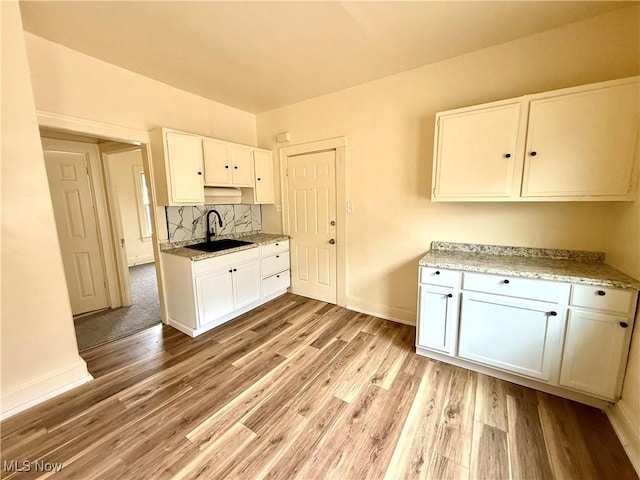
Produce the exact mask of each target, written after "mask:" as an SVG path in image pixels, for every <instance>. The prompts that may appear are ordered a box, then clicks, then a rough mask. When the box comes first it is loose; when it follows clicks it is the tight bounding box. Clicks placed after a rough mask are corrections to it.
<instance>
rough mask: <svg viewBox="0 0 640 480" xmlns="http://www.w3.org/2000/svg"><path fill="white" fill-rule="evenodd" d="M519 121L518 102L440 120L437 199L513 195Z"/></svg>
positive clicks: (453, 115)
mask: <svg viewBox="0 0 640 480" xmlns="http://www.w3.org/2000/svg"><path fill="white" fill-rule="evenodd" d="M519 123H520V103H519V102H518V103H510V104H506V105H501V106H494V107H485V108H479V109H475V110H471V111H465V112H461V113H453V114H445V115H442V116H440V117H438V127H437V130H436V131H437V138H436V145H435V155H434V176H433V199H434V200H453V199H471V198H486V199H500V198H504V199H507V198H508V197H510V196H511V195H512V191H513V182H514V170H515V167H516V162H517V161H518V160H517V158H518V157H519V155H518V152H517V151H516V149H517V146H518V130H519ZM515 193H516V194H517V192H515Z"/></svg>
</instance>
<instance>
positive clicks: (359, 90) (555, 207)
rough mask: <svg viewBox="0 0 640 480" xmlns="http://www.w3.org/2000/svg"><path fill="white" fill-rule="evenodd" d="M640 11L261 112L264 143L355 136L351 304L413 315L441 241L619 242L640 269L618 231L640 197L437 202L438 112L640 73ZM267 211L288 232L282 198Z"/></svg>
mask: <svg viewBox="0 0 640 480" xmlns="http://www.w3.org/2000/svg"><path fill="white" fill-rule="evenodd" d="M639 15H640V14H639V11H638V7H637V5H636V6H634V7H630V8H628V9H624V10H620V11H616V12H614V13H612V14H609V15H605V16H601V17H597V18H594V19H591V20H587V21H583V22H579V23H575V24H572V25H569V26H566V27H563V28H559V29H555V30H551V31H548V32H545V33H541V34H538V35H534V36H530V37H527V38H524V39H521V40H516V41H513V42H509V43H506V44H502V45H499V46H495V47H491V48H487V49H484V50H480V51H477V52H475V53H471V54H468V55H464V56H461V57H457V58H454V59H450V60H447V61H443V62H440V63H437V64H434V65H430V66H425V67H422V68H419V69H416V70H412V71H408V72H404V73H401V74H398V75H394V76H391V77H387V78H384V79H381V80H378V81H374V82H370V83H366V84H363V85H360V86H357V87H354V88H350V89H346V90H342V91H339V92H336V93H334V94H330V95H326V96H323V97H319V98H316V99H312V100H308V101H305V102H301V103H298V104H295V105H291V106H288V107H284V108H280V109H277V110H273V111H270V112H266V113H263V114H259V115H258V117H257V121H258V142H259V144H260V145H262V146H265V147H272V148H274V151H275V153H276V154H277V152H278V150H277V147H278V145H276V144H275V143H274V136H275V134H277V133H279V132H284V131H289V132H290V133H291V137H292V142H291V144H299V143H304V142H310V141H316V140H321V139H326V138H331V137H337V136H343V135H344V136H347V137H348V142H349V146H348V153H347V200H348V201H350V202H353V204H354V206H355V213H354V214H352V215H348V216H347V237H348V239H347V257H348V259H347V275H348V280H347V295H348V302H349V304H351V305H354V306H357V307H359V308H363V309H366V310H370V311H373V312H376V313H379V314H383V315H389V316H391V317H395V318H399V319H402V320H405V321H414V319H415V312H416V298H417V285H416V265H417V262H418V259H419V258H420V257H421V256H422V255H423V254H424V252H425V251H426V250H428V248H429V244H430V242H431V241H432V240H448V241H462V242H478V243H496V244H508V245H529V246H536V247H550V248H572V249H586V250H604V251H610V250H615V255H613V260H614V263H615V264H616V265H618V266H620V265H622V264H630V265H635V267H633V269H635V270H637V265H638V264H639V260H638V251H637V248H635V247H636V246H637V242H636V243H635V244H634V243H628V242H627V240H623V241H621V242H620V243H619V244H616V245H615V248H613V247H614V246H613V245H612V241H611V239H610V234H609V231H610V229H611V228H612V226H613V225H614V224H617V223H616V222H620V224H621V225H622V224H624V225H626V227H622V226H620V227H619V228H620V229H627V230H630V231H633V229H634V228H636V230H637V216H636V217H635V218H634V216H633V213H632V212H633V211H635V210H634V209H635V208H636V207H635V206H634V205H633V204H625V205H622V206H621V205H620V204H609V203H538V204H535V203H533V204H499V203H496V204H491V203H483V204H472V203H468V204H464V203H462V204H453V203H432V202H431V201H430V200H429V191H430V187H431V163H432V158H431V157H432V153H433V130H434V115H435V113H436V112H437V111H440V110H447V109H452V108H456V107H462V106H467V105H474V104H478V103H482V102H488V101H493V100H499V99H503V98H509V97H513V96H518V95H523V94H528V93H534V92H539V91H545V90H551V89H557V88H563V87H568V86H574V85H580V84H585V83H591V82H597V81H603V80H609V79H615V78H622V77H628V76H633V75H637V74H638V73H639V70H640V52H639V44H638V35H639V25H640V22H639V21H638V20H639ZM364 179H366V181H365V180H364ZM276 188H277V189H278V190H279V185H277V186H276ZM263 215H264V222H265V230H272V231H279V230H280V228H281V225H280V216H279V214H276V213H275V210H274V208H273V207H268V206H267V207H265V208H263ZM634 235H635V238H637V233H635V234H634Z"/></svg>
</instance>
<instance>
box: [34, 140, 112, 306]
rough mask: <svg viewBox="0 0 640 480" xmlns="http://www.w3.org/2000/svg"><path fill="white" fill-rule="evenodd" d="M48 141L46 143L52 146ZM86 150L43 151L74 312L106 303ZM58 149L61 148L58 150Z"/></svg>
mask: <svg viewBox="0 0 640 480" xmlns="http://www.w3.org/2000/svg"><path fill="white" fill-rule="evenodd" d="M52 144H53V142H50V143H49V144H48V145H52ZM92 148H93V149H95V147H93V146H91V145H89V148H88V149H87V152H85V153H79V152H69V151H56V149H49V147H46V148H45V150H44V158H45V164H46V167H47V177H48V179H49V188H50V190H51V199H52V201H53V210H54V214H55V219H56V227H57V230H58V238H59V239H60V250H61V252H62V261H63V264H64V271H65V276H66V278H67V287H68V289H69V299H70V301H71V310H72V312H73V314H74V315H78V314H80V313H86V312H91V311H93V310H99V309H101V308H106V307H108V306H109V300H108V296H107V286H106V281H105V271H104V265H103V263H102V250H101V247H100V242H99V237H98V226H97V221H96V214H95V210H94V201H93V198H92V194H91V187H90V185H89V176H88V166H87V163H88V156H89V155H90V154H94V155H97V149H95V150H96V151H93V152H92V151H91V149H92ZM61 150H62V149H61Z"/></svg>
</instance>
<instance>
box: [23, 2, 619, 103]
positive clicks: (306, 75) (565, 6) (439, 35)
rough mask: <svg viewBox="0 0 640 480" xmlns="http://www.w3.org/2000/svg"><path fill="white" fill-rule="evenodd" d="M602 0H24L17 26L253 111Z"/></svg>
mask: <svg viewBox="0 0 640 480" xmlns="http://www.w3.org/2000/svg"><path fill="white" fill-rule="evenodd" d="M628 5H630V3H628V2H611V1H603V2H599V1H586V2H581V1H575V2H574V1H542V2H528V1H511V2H500V1H472V2H466V1H443V2H430V1H419V2H416V1H413V2H398V1H394V2H384V1H378V2H357V1H356V2H336V1H324V2H304V1H293V2H292V1H289V2H269V1H258V2H245V1H222V2H182V1H180V2H169V1H152V2H148V1H145V2H126V1H125V2H123V1H115V2H100V1H88V2H83V1H70V2H66V1H45V2H38V1H22V2H21V4H20V6H21V11H22V17H23V23H24V28H25V30H27V31H29V32H31V33H34V34H35V35H38V36H41V37H44V38H46V39H49V40H52V41H54V42H56V43H60V44H62V45H65V46H67V47H69V48H72V49H74V50H77V51H80V52H83V53H85V54H87V55H90V56H92V57H96V58H99V59H101V60H104V61H106V62H109V63H112V64H115V65H118V66H120V67H123V68H125V69H128V70H131V71H134V72H137V73H140V74H142V75H145V76H147V77H151V78H153V79H156V80H159V81H161V82H164V83H166V84H169V85H172V86H174V87H177V88H180V89H182V90H186V91H189V92H192V93H195V94H197V95H201V96H203V97H206V98H209V99H211V100H215V101H218V102H221V103H224V104H227V105H231V106H234V107H237V108H240V109H242V110H245V111H248V112H252V113H260V112H263V111H266V110H270V109H273V108H277V107H281V106H284V105H288V104H291V103H294V102H298V101H301V100H305V99H308V98H312V97H316V96H319V95H323V94H326V93H330V92H333V91H337V90H341V89H344V88H347V87H350V86H354V85H358V84H361V83H364V82H367V81H370V80H374V79H377V78H382V77H385V76H387V75H391V74H394V73H399V72H402V71H405V70H410V69H412V68H417V67H419V66H422V65H427V64H430V63H434V62H438V61H440V60H444V59H447V58H451V57H455V56H458V55H462V54H465V53H469V52H472V51H475V50H479V49H481V48H485V47H488V46H491V45H496V44H500V43H503V42H506V41H509V40H514V39H516V38H520V37H524V36H527V35H531V34H533V33H536V32H540V31H544V30H548V29H551V28H555V27H559V26H561V25H565V24H568V23H571V22H576V21H579V20H583V19H585V18H588V17H592V16H596V15H600V14H603V13H606V12H609V11H612V10H615V9H618V8H621V7H624V6H628Z"/></svg>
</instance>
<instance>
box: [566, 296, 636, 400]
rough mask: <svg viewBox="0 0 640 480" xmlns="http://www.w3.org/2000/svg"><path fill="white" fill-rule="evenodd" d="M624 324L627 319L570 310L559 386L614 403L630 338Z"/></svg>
mask: <svg viewBox="0 0 640 480" xmlns="http://www.w3.org/2000/svg"><path fill="white" fill-rule="evenodd" d="M625 322H629V320H628V319H627V317H622V316H617V315H606V314H603V313H596V312H587V311H582V310H574V309H571V310H570V311H569V321H568V323H567V333H566V336H565V341H564V355H563V358H562V369H561V373H560V385H563V386H565V387H569V388H573V389H576V390H580V391H582V392H586V393H592V394H595V395H600V396H602V397H605V398H609V399H611V400H614V399H615V396H616V388H617V386H618V382H619V381H620V373H621V372H620V369H621V368H622V365H621V364H622V360H623V358H624V348H623V347H624V346H625V345H627V341H628V336H629V335H631V326H630V325H628V323H625ZM621 323H622V325H627V327H623V326H621Z"/></svg>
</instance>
